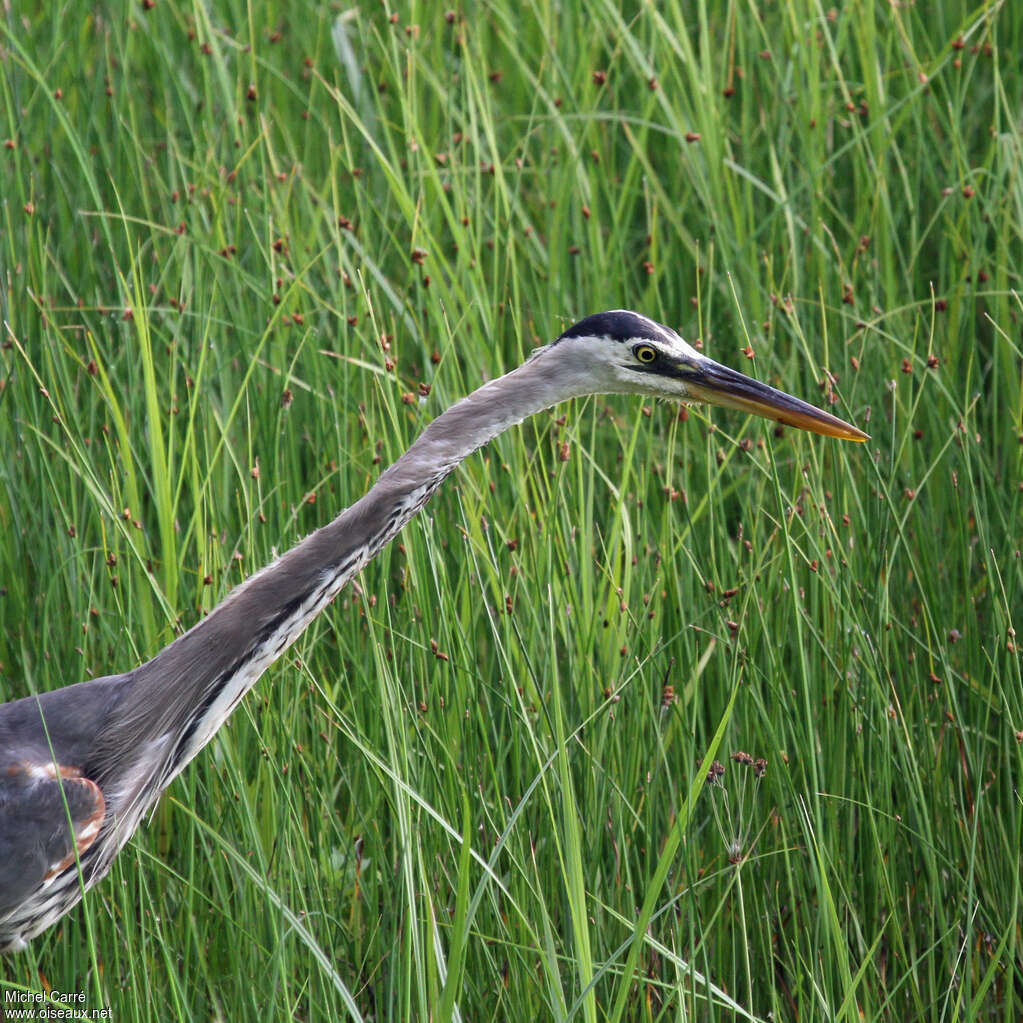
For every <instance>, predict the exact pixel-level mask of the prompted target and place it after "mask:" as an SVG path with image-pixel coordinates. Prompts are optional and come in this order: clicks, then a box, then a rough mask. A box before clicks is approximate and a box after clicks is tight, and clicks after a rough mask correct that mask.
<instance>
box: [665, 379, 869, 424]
mask: <svg viewBox="0 0 1023 1023" xmlns="http://www.w3.org/2000/svg"><path fill="white" fill-rule="evenodd" d="M682 379H683V380H684V382H685V387H686V391H687V392H688V394H689V397H690V398H691V399H692V400H693V401H702V402H706V403H707V404H708V405H721V406H723V407H724V408H734V409H739V410H740V411H741V412H749V413H751V414H753V415H756V416H763V417H764V418H765V419H774V420H777V421H778V422H779V423H784V424H785V425H786V426H795V427H797V428H798V429H800V430H809V431H811V432H812V433H822V434H824V435H825V436H826V437H839V438H841V439H842V440H855V441H866V440H870V436H869V435H868V434H866V433H864V432H863V431H862V430H858V429H857V428H856V427H855V426H852V425H850V424H849V423H847V422H845V421H844V420H842V419H839V418H838V417H837V416H833V415H831V414H830V413H829V412H823V411H822V410H821V409H819V408H815V407H814V406H813V405H809V404H807V402H805V401H800V399H799V398H793V397H792V395H791V394H786V393H785V392H784V391H778V390H775V389H774V388H773V387H768V386H767V384H762V383H760V382H759V381H758V380H754V379H752V377H748V376H745V375H743V374H742V373H739V372H737V371H736V370H734V369H729V368H728V367H727V366H722V365H721V364H720V363H718V362H714V361H713V360H711V359H701V360H700V361H699V362H698V363H695V364H692V363H690V364H689V365H686V366H685V367H684V372H683V374H682Z"/></svg>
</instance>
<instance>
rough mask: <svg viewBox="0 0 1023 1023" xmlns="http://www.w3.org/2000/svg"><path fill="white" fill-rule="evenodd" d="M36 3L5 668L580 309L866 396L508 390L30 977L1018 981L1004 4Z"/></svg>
mask: <svg viewBox="0 0 1023 1023" xmlns="http://www.w3.org/2000/svg"><path fill="white" fill-rule="evenodd" d="M40 6H45V5H40ZM22 7H23V5H19V4H14V5H11V8H10V9H9V10H6V12H5V13H4V15H3V17H4V19H5V20H4V22H3V25H2V29H0V69H2V74H0V144H2V143H3V142H4V141H6V147H4V148H0V218H2V220H0V275H2V279H3V291H2V295H0V313H2V318H3V320H4V321H5V322H6V324H7V326H5V327H4V335H3V338H2V349H0V478H2V490H0V588H2V589H0V594H2V596H0V616H2V622H3V628H2V630H0V698H2V699H9V698H15V697H19V696H23V695H25V694H27V693H31V692H36V691H41V690H46V689H52V688H55V687H58V686H61V685H64V684H67V683H71V682H75V681H78V680H80V679H82V678H87V677H89V676H94V675H102V674H106V673H108V672H112V671H118V670H125V669H127V668H129V667H131V666H132V665H134V664H136V663H138V662H139V661H140V660H141V659H144V658H148V657H150V656H151V655H153V654H154V653H155V652H156V651H157V650H158V649H160V647H161V646H162V645H163V644H165V643H167V642H168V641H169V640H170V639H171V638H172V637H173V636H174V634H175V628H176V626H178V625H181V626H187V625H189V624H191V623H193V622H194V621H196V620H197V618H198V616H199V615H200V614H201V613H202V612H203V611H204V610H208V609H209V608H211V607H212V606H214V605H215V604H216V603H217V602H218V601H219V600H220V599H221V598H222V597H223V596H224V595H225V594H226V593H227V592H228V590H229V589H230V588H231V587H232V586H234V585H236V584H237V583H238V582H239V581H241V580H242V579H243V578H244V577H245V576H246V575H247V574H248V573H250V572H252V571H254V570H255V569H257V568H258V567H260V566H261V565H263V564H264V563H266V562H267V561H268V560H269V559H270V558H271V557H272V555H273V552H274V551H275V550H281V549H284V548H286V547H288V546H290V545H291V544H292V543H294V542H295V541H296V540H297V539H298V538H299V537H301V536H302V535H303V534H305V533H306V532H308V531H310V530H311V529H313V528H315V527H316V526H318V525H320V524H322V523H324V522H325V521H327V520H328V519H329V518H331V517H332V516H333V515H334V514H335V513H336V511H337V510H339V509H341V508H343V507H344V506H346V505H347V504H348V503H350V502H351V501H353V500H354V499H355V498H357V497H358V496H360V495H361V494H362V493H363V492H364V491H365V489H366V488H367V487H368V486H369V485H370V484H371V483H372V481H373V479H374V478H375V476H376V475H377V473H378V472H379V471H380V469H381V468H382V467H383V466H384V465H385V464H387V463H388V462H389V461H390V460H392V459H393V458H395V457H396V456H397V455H398V454H400V452H401V451H402V450H403V449H404V448H405V447H406V445H407V444H408V443H409V442H410V441H411V439H412V438H413V437H414V436H415V435H416V434H417V432H418V431H419V430H420V429H421V428H422V426H423V425H424V424H425V423H426V422H427V421H428V420H429V419H430V418H432V417H433V416H434V415H436V414H437V413H438V412H439V411H440V410H441V409H443V408H444V407H445V406H446V404H448V403H449V402H451V401H452V400H454V399H455V398H456V397H458V396H460V395H462V394H464V393H466V392H467V391H468V390H470V389H471V388H473V387H474V386H476V385H478V384H479V383H480V382H481V381H482V380H483V379H484V378H486V377H489V376H492V375H494V374H497V373H499V372H502V371H504V370H505V369H507V368H510V367H511V366H513V365H515V364H516V363H517V362H518V361H519V360H520V359H521V358H522V357H523V356H524V355H525V354H526V353H527V352H528V351H529V350H530V349H531V348H532V347H533V345H534V344H535V343H538V342H540V341H545V340H548V339H550V338H551V337H553V336H554V335H556V333H558V332H559V330H560V329H561V328H562V327H564V326H565V325H567V324H568V323H570V322H572V321H573V320H574V319H576V318H578V317H579V316H580V315H582V314H585V313H587V312H593V311H597V310H600V309H606V308H612V307H615V306H619V305H624V306H629V307H632V308H636V309H639V310H642V311H643V312H646V313H647V314H649V315H651V316H654V317H656V318H659V319H662V320H663V321H665V322H667V323H670V324H672V325H673V326H676V327H678V328H679V329H680V330H681V331H682V332H683V334H684V336H686V337H687V338H688V339H689V340H691V341H695V339H697V338H699V339H701V343H702V344H703V347H704V350H705V351H707V352H708V353H710V354H712V355H713V356H714V357H715V358H717V359H719V360H720V361H724V362H727V363H729V364H731V365H733V366H736V367H738V368H742V369H744V370H748V371H751V372H753V373H755V374H756V375H757V376H758V377H760V378H762V379H766V380H770V381H771V382H774V383H776V384H779V385H780V386H782V387H784V388H785V389H786V390H788V391H791V392H793V393H796V394H801V395H803V396H805V397H807V398H810V399H811V400H815V401H818V402H822V403H824V402H829V401H831V400H834V402H835V404H834V406H833V407H834V409H835V411H836V412H838V414H840V415H843V416H844V417H847V418H849V419H851V420H852V421H853V422H855V423H857V424H859V425H861V426H863V427H864V428H865V429H867V430H868V431H869V432H870V433H871V434H872V435H873V440H872V441H871V442H870V443H869V444H868V445H865V446H861V445H851V444H842V443H839V442H835V441H829V440H826V439H824V438H819V437H810V436H807V435H802V434H796V433H794V432H793V431H785V432H784V433H783V434H780V433H779V432H778V431H775V430H773V429H772V427H771V426H770V424H764V423H762V422H760V421H746V420H745V419H744V417H742V416H740V415H737V414H725V413H720V414H719V413H714V414H713V416H710V417H708V416H707V415H706V414H705V413H703V412H700V411H693V412H690V413H689V415H688V417H686V416H684V415H683V416H680V415H679V412H678V410H677V409H676V408H674V407H671V406H668V405H657V404H649V403H648V404H647V405H645V406H641V405H640V404H639V403H637V402H635V401H630V400H628V399H625V398H594V399H590V400H587V401H580V402H575V403H572V404H569V405H566V406H564V407H561V408H559V409H556V410H554V411H553V412H551V413H550V414H547V415H541V416H539V417H537V418H536V419H535V420H534V421H532V422H530V423H527V424H525V425H524V426H523V427H522V428H520V429H517V430H514V431H512V432H511V433H509V434H507V435H505V436H503V437H501V438H499V439H498V440H496V441H495V442H494V443H492V444H491V445H489V446H488V448H487V449H486V450H485V451H483V452H481V453H480V454H477V455H475V456H473V457H472V458H470V459H469V460H468V461H467V462H466V463H465V465H464V466H463V467H462V469H460V470H459V472H458V473H457V474H456V475H455V477H454V478H453V479H452V480H451V481H449V482H448V484H447V485H446V486H445V487H444V488H443V490H442V491H441V492H440V493H439V494H438V495H437V496H436V497H435V498H434V500H433V502H432V503H431V504H430V506H429V507H428V509H427V511H426V513H425V514H424V515H422V516H420V518H419V519H418V520H417V521H416V522H415V523H414V524H412V525H411V526H410V527H409V528H408V529H407V530H406V531H405V533H404V534H403V536H402V537H401V538H400V540H399V541H398V542H397V543H395V544H394V545H393V546H392V547H391V548H390V549H389V550H388V551H386V552H385V553H384V554H382V555H381V557H380V558H378V559H377V561H376V562H375V563H374V564H373V565H371V566H370V567H369V568H368V569H366V570H365V572H364V573H363V574H362V575H361V576H360V578H359V580H358V586H354V587H351V588H349V589H348V590H347V591H346V592H345V593H343V594H342V596H341V597H340V598H339V599H338V601H337V602H336V604H335V606H334V607H332V608H331V609H330V611H329V612H328V613H326V614H325V615H324V616H322V618H321V619H320V620H319V621H318V622H316V623H315V624H314V625H313V627H311V628H310V630H309V632H308V633H307V634H306V635H305V636H304V637H303V638H302V639H301V640H300V641H299V643H298V644H296V646H295V647H293V648H292V650H291V651H290V652H289V654H288V656H287V657H286V658H285V660H284V661H283V662H281V663H280V664H278V665H276V666H275V667H274V668H273V669H272V670H271V671H270V672H269V673H268V675H267V677H266V678H264V679H263V680H262V681H261V682H260V683H259V685H258V686H257V687H256V689H255V690H254V691H253V693H252V694H251V695H250V696H249V697H248V698H247V699H246V701H245V702H244V704H243V706H242V708H241V710H240V711H239V712H238V713H237V714H236V715H235V718H234V720H233V721H232V722H231V724H230V726H229V727H227V728H225V729H224V730H223V731H222V733H221V734H220V735H218V737H217V738H216V740H215V741H214V742H213V743H212V744H211V745H210V747H209V748H207V749H206V750H205V751H204V752H203V754H202V755H201V756H200V757H199V758H198V759H197V760H196V762H195V763H194V764H193V765H192V766H191V767H190V768H189V770H188V771H187V772H186V773H185V774H184V776H183V777H182V778H181V779H180V780H178V781H177V782H175V783H174V785H173V786H172V787H171V789H170V790H169V792H168V793H167V795H166V796H165V798H164V799H163V801H162V802H161V804H160V806H159V808H158V809H157V811H156V813H155V814H154V817H153V819H152V820H151V821H149V822H148V824H147V825H145V826H144V827H143V828H142V829H141V830H140V832H139V834H138V835H137V837H136V838H135V840H134V841H133V842H132V843H131V844H130V846H129V847H128V848H127V849H126V850H125V851H124V852H123V853H122V854H121V856H120V857H119V859H118V861H117V863H116V864H115V867H114V870H113V871H112V873H111V875H110V877H109V878H108V879H107V880H106V881H105V882H103V883H102V884H101V885H100V886H99V887H98V888H96V889H94V890H93V892H92V893H91V894H90V895H89V896H88V897H87V899H86V900H85V903H84V905H83V906H82V907H80V908H78V909H77V910H75V911H74V912H73V913H72V914H70V915H69V916H68V917H66V918H65V919H64V920H63V921H62V922H61V923H60V924H59V925H58V926H57V927H56V928H54V929H53V930H51V931H50V932H49V933H47V934H46V935H45V936H43V937H41V938H39V939H37V940H36V941H35V942H34V943H33V944H32V946H31V948H30V949H29V950H28V951H27V952H26V953H24V954H19V955H14V956H9V957H7V958H5V959H4V960H3V962H2V964H0V987H2V988H3V989H4V992H5V995H6V993H7V992H9V991H16V990H23V989H28V990H30V991H45V990H49V989H51V988H52V989H53V990H57V991H61V992H83V993H84V994H85V996H86V1003H85V1004H86V1008H88V1009H99V1008H103V1007H107V1006H109V1007H110V1008H111V1009H112V1015H113V1018H114V1019H116V1020H118V1021H122V1023H124V1021H128V1020H132V1021H134V1020H160V1021H164V1020H178V1019H180V1020H209V1019H226V1020H238V1019H288V1018H294V1019H299V1020H304V1021H314V1020H316V1021H319V1020H323V1021H331V1020H337V1019H341V1018H347V1017H349V1016H351V1017H353V1018H358V1017H359V1016H361V1018H363V1019H367V1020H369V1019H372V1020H381V1021H383V1020H388V1021H391V1020H393V1021H404V1020H410V1019H421V1020H427V1019H430V1020H437V1021H441V1020H455V1019H459V1020H504V1019H509V1020H535V1019H557V1020H569V1019H571V1020H584V1021H595V1020H613V1021H624V1020H651V1021H654V1020H656V1021H661V1020H682V1019H699V1020H713V1019H721V1020H734V1019H746V1018H754V1019H758V1020H767V1019H774V1020H795V1019H800V1020H805V1019H836V1020H849V1021H853V1020H861V1019H865V1020H884V1019H901V1020H935V1021H937V1020H941V1021H946V1020H948V1021H952V1020H973V1019H983V1020H988V1019H991V1020H1004V1021H1007V1023H1008V1021H1015V1020H1018V1019H1019V1018H1020V1016H1021V1014H1023V980H1021V979H1020V978H1021V974H1023V933H1021V929H1020V927H1021V902H1023V880H1021V871H1020V849H1021V844H1023V806H1021V802H1020V796H1019V792H1020V787H1021V780H1023V779H1021V776H1023V746H1021V742H1020V735H1021V731H1023V681H1021V664H1020V652H1019V650H1020V643H1021V642H1023V637H1021V636H1018V635H1017V632H1014V631H1013V629H1014V626H1015V628H1016V629H1017V631H1018V630H1019V629H1020V628H1021V627H1023V605H1021V582H1023V565H1021V559H1020V532H1021V530H1020V521H1021V517H1023V516H1021V501H1023V489H1021V488H1023V467H1021V459H1023V443H1021V440H1023V370H1021V364H1023V353H1021V330H1020V323H1021V320H1023V301H1021V299H1020V297H1019V296H1020V279H1019V268H1020V266H1021V265H1023V264H1021V259H1023V152H1021V137H1020V130H1021V129H1020V117H1019V96H1020V94H1021V89H1023V71H1021V65H1020V54H1021V53H1023V8H1021V7H1020V5H1018V4H1014V3H1003V4H999V3H986V4H984V3H972V2H971V3H966V2H955V0H946V2H943V3H937V2H936V3H926V4H924V3H917V4H911V3H910V4H887V3H886V4H872V3H870V2H867V0H863V2H860V3H850V4H839V5H835V6H834V7H830V6H829V5H822V4H814V3H807V2H805V0H776V2H773V3H756V4H754V3H746V2H739V0H714V2H712V0H693V2H685V3H682V2H678V0H676V2H670V0H669V2H667V3H657V4H653V3H645V4H632V3H630V4H629V5H627V6H626V7H625V8H624V9H619V7H618V6H617V5H615V4H613V3H610V2H608V0H594V2H593V3H590V4H587V5H572V4H564V5H560V6H558V5H545V4H535V3H532V4H530V3H527V4H516V3H509V2H507V0H492V2H491V3H484V4H474V3H468V2H467V3H464V4H461V5H457V6H454V7H453V8H452V10H453V20H452V19H448V18H447V17H445V11H446V8H445V6H444V5H440V6H434V5H430V4H425V3H420V4H413V5H412V6H411V7H410V8H409V7H404V6H403V7H394V8H390V7H387V6H382V5H380V4H376V3H365V4H361V5H360V6H359V7H358V8H353V9H352V10H349V9H348V7H347V6H346V5H334V4H326V3H325V4H319V5H310V6H309V7H306V6H303V5H297V4H296V5H291V6H290V7H289V8H288V9H287V10H285V11H281V10H280V9H279V6H278V5H272V4H268V3H264V2H263V0H251V2H249V3H248V4H245V3H242V2H240V0H239V2H225V3H221V4H217V5H203V4H194V5H179V4H175V3H172V2H170V0H158V2H157V3H156V5H155V6H154V7H153V8H152V9H151V10H147V9H145V7H144V6H142V5H131V6H130V7H128V8H127V13H125V12H124V11H121V10H119V9H118V8H119V5H110V6H109V7H108V6H106V5H92V6H88V7H85V8H74V9H72V7H71V6H70V5H68V6H67V7H64V8H54V9H53V11H52V12H50V13H25V11H24V10H22V9H20V8H22ZM214 7H215V8H216V9H213V8H214ZM392 10H393V12H394V13H393V16H392V15H391V11H392ZM596 72H606V79H603V76H602V75H598V74H596ZM599 79H603V80H599ZM694 136H698V138H695V137H694ZM747 345H749V346H751V349H752V351H753V353H754V354H755V358H754V359H753V361H752V362H748V361H747V360H746V359H745V358H744V357H743V353H742V349H743V348H745V347H746V346H747ZM828 374H831V376H830V378H829V376H828ZM829 379H830V382H829ZM421 387H422V388H423V389H424V390H425V389H426V388H427V387H428V388H429V394H428V396H427V397H426V398H425V400H423V401H417V400H416V399H415V397H409V396H415V395H417V394H418V392H419V389H420V388H421ZM736 751H745V752H748V753H750V754H752V755H753V756H754V757H764V758H766V760H767V762H768V766H767V771H766V774H765V775H764V776H763V777H762V778H759V779H757V778H755V777H754V774H753V771H752V769H751V768H749V767H744V766H743V765H741V764H739V763H736V762H733V761H731V760H730V759H729V754H731V753H733V752H736ZM714 756H716V757H717V758H718V759H719V760H721V761H722V762H724V763H725V764H726V773H725V774H724V776H723V778H722V779H721V780H720V782H718V783H715V784H713V785H706V784H704V779H705V775H706V764H707V762H708V760H709V759H710V758H712V757H714ZM701 765H702V766H701ZM77 1007H79V1008H80V1007H81V1006H80V1005H79V1006H77Z"/></svg>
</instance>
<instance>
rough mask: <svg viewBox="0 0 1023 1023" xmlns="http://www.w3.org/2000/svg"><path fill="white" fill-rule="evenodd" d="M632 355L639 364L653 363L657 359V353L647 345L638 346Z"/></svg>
mask: <svg viewBox="0 0 1023 1023" xmlns="http://www.w3.org/2000/svg"><path fill="white" fill-rule="evenodd" d="M634 354H635V356H636V358H637V359H639V361H640V362H653V361H654V359H656V358H657V352H655V351H654V350H653V349H652V348H651V347H650V346H649V345H639V346H638V347H637V348H636V350H635V352H634Z"/></svg>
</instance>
